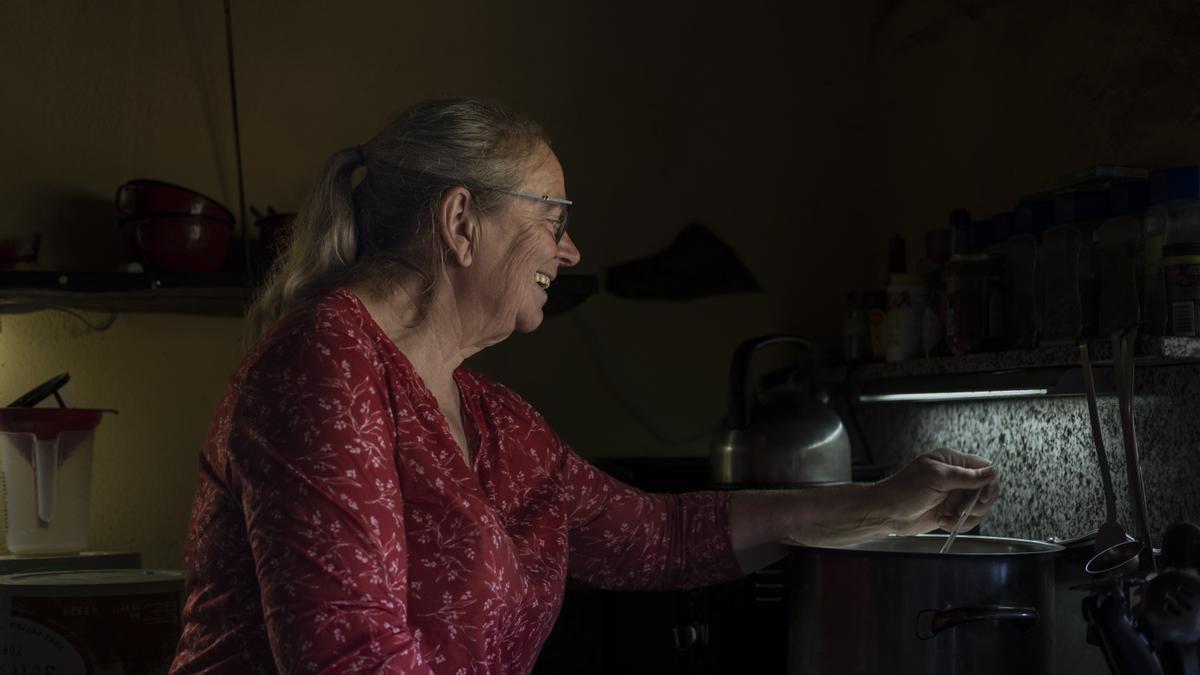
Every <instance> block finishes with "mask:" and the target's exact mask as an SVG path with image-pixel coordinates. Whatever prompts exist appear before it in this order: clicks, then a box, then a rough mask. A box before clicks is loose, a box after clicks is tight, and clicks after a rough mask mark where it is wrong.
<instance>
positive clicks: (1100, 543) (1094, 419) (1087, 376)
mask: <svg viewBox="0 0 1200 675" xmlns="http://www.w3.org/2000/svg"><path fill="white" fill-rule="evenodd" d="M1079 361H1080V370H1082V371H1083V384H1084V388H1085V389H1086V390H1087V404H1088V419H1089V420H1090V421H1091V425H1092V444H1093V445H1095V446H1096V462H1097V463H1098V464H1099V465H1100V481H1101V482H1102V483H1103V485H1104V511H1105V519H1104V524H1103V525H1101V526H1100V529H1099V530H1097V531H1096V540H1095V542H1094V543H1093V544H1092V553H1093V554H1097V553H1100V552H1101V551H1104V550H1106V549H1108V548H1111V547H1113V546H1116V545H1117V544H1120V543H1121V542H1123V541H1125V540H1126V534H1125V528H1123V527H1121V525H1120V524H1119V523H1118V522H1117V498H1116V495H1114V494H1113V486H1112V473H1111V472H1110V471H1109V468H1108V452H1107V451H1105V449H1104V432H1103V431H1102V430H1101V429H1100V413H1099V412H1098V410H1097V408H1096V379H1095V378H1094V377H1093V375H1092V361H1091V359H1090V358H1088V344H1087V341H1086V340H1083V341H1081V342H1080V343H1079Z"/></svg>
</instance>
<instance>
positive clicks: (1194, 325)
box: [1162, 242, 1200, 337]
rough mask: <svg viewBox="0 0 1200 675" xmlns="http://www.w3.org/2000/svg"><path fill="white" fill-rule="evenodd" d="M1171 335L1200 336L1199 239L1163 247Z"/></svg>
mask: <svg viewBox="0 0 1200 675" xmlns="http://www.w3.org/2000/svg"><path fill="white" fill-rule="evenodd" d="M1162 255H1163V261H1162V264H1163V269H1164V270H1165V272H1166V295H1167V302H1168V305H1169V307H1170V312H1171V335H1183V336H1187V337H1197V336H1200V242H1189V243H1176V244H1167V245H1166V246H1164V247H1163V249H1162Z"/></svg>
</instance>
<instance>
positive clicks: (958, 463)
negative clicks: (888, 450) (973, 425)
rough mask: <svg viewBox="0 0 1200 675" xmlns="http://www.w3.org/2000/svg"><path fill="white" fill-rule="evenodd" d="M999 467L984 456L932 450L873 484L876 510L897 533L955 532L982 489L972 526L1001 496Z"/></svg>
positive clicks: (970, 521) (966, 527) (967, 525)
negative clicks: (998, 479)
mask: <svg viewBox="0 0 1200 675" xmlns="http://www.w3.org/2000/svg"><path fill="white" fill-rule="evenodd" d="M998 475H999V474H998V473H997V471H996V467H995V466H993V465H992V463H991V462H989V461H987V460H986V459H984V458H982V457H979V456H978V455H969V454H966V453H961V452H955V451H954V450H949V449H947V448H940V449H937V450H934V451H932V452H927V453H925V454H923V455H921V456H920V457H918V458H916V459H915V460H913V461H912V463H910V464H909V465H908V466H906V467H904V468H903V469H901V470H900V471H899V472H898V473H896V474H894V475H892V476H891V477H889V478H887V479H885V480H883V481H880V482H879V483H876V484H875V485H874V486H872V488H873V489H872V492H873V494H872V495H871V498H872V500H873V501H875V502H876V503H875V504H874V509H877V511H876V513H878V514H879V517H880V518H881V519H883V520H884V521H885V522H886V523H887V526H886V527H887V530H888V531H889V532H891V533H893V534H898V535H910V534H923V533H925V532H929V531H930V530H934V529H937V528H939V527H940V528H942V529H944V530H949V529H951V528H952V527H954V525H955V524H956V523H957V522H958V519H959V516H961V515H962V511H963V509H965V508H966V507H967V504H968V503H969V502H970V500H971V497H972V496H973V494H974V492H975V491H976V490H979V489H982V490H983V492H982V494H980V496H979V501H978V503H976V505H975V508H974V509H973V510H972V511H971V515H970V517H968V518H967V521H966V523H965V524H964V525H963V529H964V530H969V529H971V528H973V527H975V526H976V525H978V524H979V522H980V521H982V520H983V519H984V518H985V517H986V516H987V514H988V512H989V511H991V509H992V505H993V504H994V503H995V500H996V496H997V495H998V494H999V484H998V482H997V480H996V479H997V477H998Z"/></svg>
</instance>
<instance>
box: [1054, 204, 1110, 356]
mask: <svg viewBox="0 0 1200 675" xmlns="http://www.w3.org/2000/svg"><path fill="white" fill-rule="evenodd" d="M1108 201H1109V196H1108V190H1079V191H1076V192H1066V193H1063V194H1060V195H1058V196H1056V197H1055V198H1054V226H1053V227H1051V228H1049V229H1047V230H1046V231H1045V232H1044V233H1043V234H1042V240H1041V249H1040V251H1039V256H1038V261H1039V269H1040V272H1039V275H1040V276H1041V278H1042V279H1043V283H1044V285H1045V286H1044V287H1045V300H1044V302H1043V304H1042V307H1043V309H1042V338H1043V340H1044V341H1045V342H1047V343H1055V342H1058V343H1062V342H1069V343H1073V342H1075V341H1077V340H1079V338H1080V337H1083V336H1094V335H1096V334H1097V330H1096V316H1097V311H1096V306H1097V301H1096V279H1095V271H1094V269H1093V265H1092V239H1093V236H1094V234H1095V231H1096V229H1097V228H1098V227H1100V224H1101V223H1103V222H1104V221H1105V220H1106V219H1107V218H1108Z"/></svg>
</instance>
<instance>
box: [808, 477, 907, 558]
mask: <svg viewBox="0 0 1200 675" xmlns="http://www.w3.org/2000/svg"><path fill="white" fill-rule="evenodd" d="M805 497H807V499H806V500H805V501H806V502H807V503H806V504H805V505H804V507H803V508H802V509H800V514H801V518H804V519H805V520H806V521H807V522H804V523H802V524H801V526H800V527H798V528H796V532H797V533H798V534H799V535H800V537H802V538H799V539H798V542H799V543H803V544H807V545H810V546H841V545H846V544H855V543H858V542H862V541H867V540H869V539H875V538H877V537H881V536H883V535H885V534H887V533H888V532H890V531H891V529H892V527H893V524H892V520H891V518H889V517H888V509H887V501H886V498H885V497H884V493H883V490H882V488H881V487H880V486H878V485H877V484H863V483H850V484H847V485H837V486H832V487H827V488H816V489H813V490H810V491H809V494H807V495H805Z"/></svg>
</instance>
